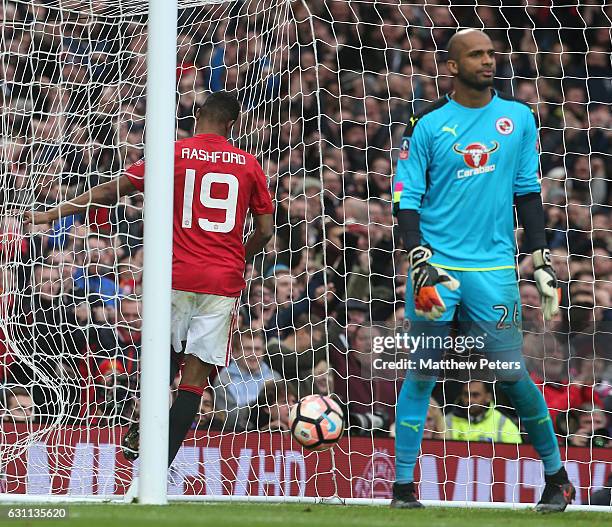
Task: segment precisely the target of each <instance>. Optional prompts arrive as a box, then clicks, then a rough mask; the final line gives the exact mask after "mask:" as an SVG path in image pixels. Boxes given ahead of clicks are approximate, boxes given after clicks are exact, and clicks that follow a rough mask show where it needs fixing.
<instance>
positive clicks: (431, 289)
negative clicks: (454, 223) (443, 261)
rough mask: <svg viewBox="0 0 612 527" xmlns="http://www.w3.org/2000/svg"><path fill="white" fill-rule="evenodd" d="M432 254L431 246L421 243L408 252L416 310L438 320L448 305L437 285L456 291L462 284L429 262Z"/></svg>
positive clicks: (426, 316)
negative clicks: (445, 303)
mask: <svg viewBox="0 0 612 527" xmlns="http://www.w3.org/2000/svg"><path fill="white" fill-rule="evenodd" d="M432 255H433V252H432V250H431V249H430V248H429V247H425V246H423V245H419V246H417V247H415V248H414V249H412V250H411V251H410V252H409V253H408V260H409V262H410V278H411V279H412V294H413V296H414V307H415V312H416V314H417V315H418V316H420V317H424V318H427V319H429V320H436V319H438V318H440V317H441V316H442V313H444V312H445V311H446V306H445V305H444V302H443V300H442V297H441V296H440V294H439V293H438V291H437V290H436V285H437V284H440V285H443V286H444V287H446V288H447V289H449V290H450V291H454V290H455V289H457V288H458V287H459V285H460V284H459V281H458V280H456V279H455V278H453V277H452V276H450V275H449V274H448V273H447V272H446V271H445V270H444V269H440V268H439V267H434V266H433V265H431V264H430V263H429V259H430V258H431V257H432Z"/></svg>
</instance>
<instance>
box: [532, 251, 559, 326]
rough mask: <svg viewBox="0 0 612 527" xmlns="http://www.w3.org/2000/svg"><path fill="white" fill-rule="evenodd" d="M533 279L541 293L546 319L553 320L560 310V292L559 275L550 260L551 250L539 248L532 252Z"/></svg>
mask: <svg viewBox="0 0 612 527" xmlns="http://www.w3.org/2000/svg"><path fill="white" fill-rule="evenodd" d="M531 256H532V258H533V268H534V271H533V279H534V280H535V283H536V287H537V288H538V291H539V293H540V303H541V304H542V312H543V313H544V320H552V318H553V317H554V316H555V315H556V314H557V313H558V312H559V294H560V291H559V290H558V289H557V275H556V274H555V270H554V269H553V267H552V263H551V261H550V250H548V249H538V250H537V251H534V252H533V253H532V255H531Z"/></svg>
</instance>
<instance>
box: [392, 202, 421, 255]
mask: <svg viewBox="0 0 612 527" xmlns="http://www.w3.org/2000/svg"><path fill="white" fill-rule="evenodd" d="M397 230H398V233H399V236H400V237H401V239H402V241H403V242H404V249H406V251H408V252H410V251H411V250H412V249H414V248H415V247H417V246H419V245H421V215H420V214H419V213H418V212H417V211H416V210H412V209H405V210H400V211H398V213H397Z"/></svg>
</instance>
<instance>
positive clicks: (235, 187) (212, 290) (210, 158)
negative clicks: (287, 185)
mask: <svg viewBox="0 0 612 527" xmlns="http://www.w3.org/2000/svg"><path fill="white" fill-rule="evenodd" d="M144 167H145V163H144V162H143V161H142V160H141V161H138V162H136V163H134V164H133V165H132V166H131V167H129V168H128V169H127V171H126V174H127V176H128V178H129V179H130V181H131V182H132V184H133V185H134V186H135V187H136V188H137V189H138V190H141V191H143V190H144ZM149 184H151V183H150V182H149ZM249 209H250V210H251V212H252V213H253V214H272V212H273V208H272V200H271V199H270V193H269V192H268V188H267V184H266V176H265V175H264V173H263V170H262V169H261V166H260V165H259V163H258V162H257V160H256V159H255V158H254V157H253V156H252V155H250V154H248V153H246V152H244V151H243V150H240V149H239V148H235V147H234V146H232V145H231V144H230V143H229V141H228V140H227V139H225V138H224V137H222V136H220V135H214V134H200V135H196V136H193V137H190V138H188V139H183V140H181V141H177V142H176V143H175V145H174V219H173V222H174V226H173V230H174V234H173V238H174V241H173V251H172V288H173V289H178V290H180V291H192V292H195V293H208V294H212V295H221V296H240V292H241V291H242V289H243V288H244V286H245V282H244V244H243V231H244V223H245V220H246V216H247V211H248V210H249Z"/></svg>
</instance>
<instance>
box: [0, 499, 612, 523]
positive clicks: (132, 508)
mask: <svg viewBox="0 0 612 527" xmlns="http://www.w3.org/2000/svg"><path fill="white" fill-rule="evenodd" d="M34 506H35V505H31V504H28V505H26V507H34ZM42 506H43V507H45V508H46V507H49V505H42ZM67 507H68V516H69V517H68V518H67V519H65V520H35V519H30V520H18V519H7V518H6V516H5V515H4V518H2V519H1V520H0V525H7V526H14V527H17V526H26V525H27V526H34V527H35V526H37V525H39V526H42V525H45V524H47V525H49V526H50V527H51V526H59V525H68V526H74V527H77V526H78V527H80V526H83V527H98V526H100V527H139V526H142V527H145V526H146V527H155V526H180V527H189V526H192V525H193V526H196V525H197V526H199V527H201V526H211V527H234V526H239V527H251V526H262V527H264V526H266V527H268V526H274V525H278V526H282V527H294V526H295V527H297V526H300V527H301V526H308V527H327V526H329V527H344V526H347V527H348V526H350V527H361V526H364V527H379V526H380V527H389V526H395V525H397V526H406V527H419V526H421V525H423V526H427V527H455V526H461V527H481V526H483V527H484V526H487V527H489V526H497V525H503V526H504V527H513V526H517V527H518V526H520V527H532V526H533V527H535V526H537V527H548V526H557V525H563V526H567V525H571V526H572V527H582V526H585V527H586V526H588V527H596V526H599V525H602V526H603V525H611V523H610V522H611V520H612V515H610V514H607V513H590V512H566V513H563V514H555V515H552V514H549V515H541V514H537V513H535V512H533V511H529V510H517V511H513V510H510V509H505V510H504V509H460V508H438V507H435V508H434V507H432V508H427V509H422V510H418V511H414V510H404V511H402V510H392V509H389V508H388V507H369V506H338V505H307V504H263V503H172V504H170V505H168V506H167V507H155V506H140V505H119V504H107V505H97V504H96V505H67ZM5 508H6V506H4V507H3V509H5Z"/></svg>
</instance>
